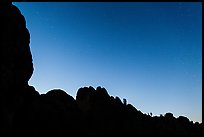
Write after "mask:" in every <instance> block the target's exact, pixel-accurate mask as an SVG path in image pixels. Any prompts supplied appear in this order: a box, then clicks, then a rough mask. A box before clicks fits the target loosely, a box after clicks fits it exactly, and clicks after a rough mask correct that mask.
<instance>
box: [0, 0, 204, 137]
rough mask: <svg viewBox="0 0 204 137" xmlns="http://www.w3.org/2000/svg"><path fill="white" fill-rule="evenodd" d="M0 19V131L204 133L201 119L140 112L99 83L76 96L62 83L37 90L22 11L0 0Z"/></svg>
mask: <svg viewBox="0 0 204 137" xmlns="http://www.w3.org/2000/svg"><path fill="white" fill-rule="evenodd" d="M0 19H1V21H0V27H1V29H0V30H1V31H0V33H1V35H0V36H1V37H0V38H1V39H0V44H1V45H0V55H1V56H0V59H1V65H0V87H1V90H0V93H1V96H0V127H1V128H0V136H2V137H3V136H11V135H12V136H24V135H25V136H30V135H31V136H42V135H46V136H49V135H52V136H55V135H56V136H62V135H67V136H68V135H75V136H77V135H84V136H86V135H135V136H136V135H167V136H172V135H195V136H201V135H202V134H203V132H202V123H198V122H195V123H193V122H192V121H189V119H188V118H187V117H184V116H179V117H178V118H175V117H174V116H173V114H172V113H166V114H165V115H164V116H162V115H161V116H160V117H158V116H152V114H151V115H147V114H143V113H142V112H141V111H139V110H137V109H136V108H135V107H134V106H133V105H131V104H128V103H127V101H126V99H123V102H122V101H121V99H120V98H119V97H113V96H110V95H109V94H108V92H107V90H106V89H105V88H101V87H97V88H96V89H94V88H93V87H91V86H90V87H83V88H80V89H79V90H78V91H77V94H76V99H74V98H73V97H72V96H70V95H68V94H67V93H66V92H65V91H63V90H60V89H54V90H51V91H48V92H47V93H46V94H39V93H38V92H37V91H36V90H35V88H34V87H32V86H29V85H28V80H29V79H30V77H31V76H32V73H33V63H32V55H31V52H30V47H29V42H30V35H29V31H28V29H27V28H26V22H25V19H24V17H23V15H22V14H21V12H20V11H19V9H18V8H17V7H16V6H14V5H12V3H11V2H7V3H3V2H0Z"/></svg>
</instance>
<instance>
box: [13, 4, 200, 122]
mask: <svg viewBox="0 0 204 137" xmlns="http://www.w3.org/2000/svg"><path fill="white" fill-rule="evenodd" d="M13 4H14V5H16V6H17V7H18V8H19V9H20V10H21V12H22V14H23V15H24V17H25V19H26V21H27V28H28V29H29V32H30V35H31V43H30V47H31V52H32V55H33V63H34V69H35V70H34V73H33V76H32V78H31V79H30V81H29V84H30V85H33V86H34V87H35V88H36V90H37V91H39V92H40V93H46V92H47V91H49V90H51V89H63V90H65V91H66V92H67V93H68V94H70V95H72V96H73V97H74V98H75V96H76V92H77V90H78V89H79V88H80V87H84V86H93V87H94V88H96V87H97V86H101V87H105V88H106V89H107V91H108V92H109V94H110V95H112V96H118V97H120V98H121V100H122V99H123V98H126V99H127V102H128V103H130V104H132V105H134V106H135V107H136V108H137V109H138V110H140V111H142V112H143V113H150V112H152V114H153V115H160V114H163V115H164V114H165V113H167V112H171V113H173V114H174V116H175V117H178V116H180V115H183V116H186V117H188V118H189V119H190V120H192V121H194V122H195V121H198V122H202V3H201V2H196V3H193V2H187V3H184V2H176V3H174V2H171V3H168V2H165V3H160V2H154V3H151V2H144V3H142V2H134V3H130V2H127V3H125V2H122V3H116V2H114V3H111V2H97V3H89V2H86V3H73V2H72V3H71V2H66V3H63V2H60V3H57V2H48V3H42V2H40V3H39V2H34V3H33V2H29V3H22V2H21V3H19V2H14V3H13Z"/></svg>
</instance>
